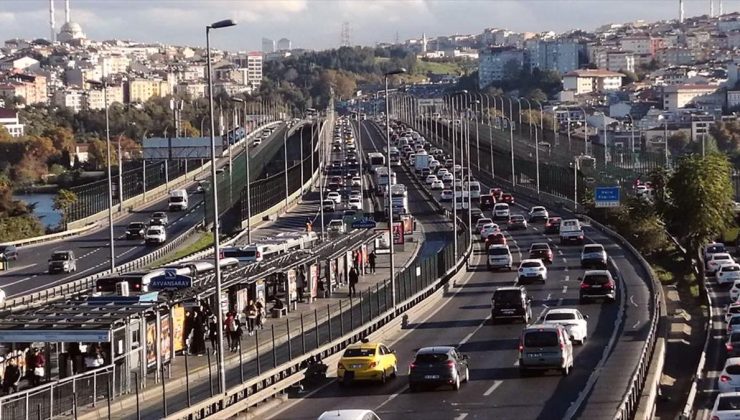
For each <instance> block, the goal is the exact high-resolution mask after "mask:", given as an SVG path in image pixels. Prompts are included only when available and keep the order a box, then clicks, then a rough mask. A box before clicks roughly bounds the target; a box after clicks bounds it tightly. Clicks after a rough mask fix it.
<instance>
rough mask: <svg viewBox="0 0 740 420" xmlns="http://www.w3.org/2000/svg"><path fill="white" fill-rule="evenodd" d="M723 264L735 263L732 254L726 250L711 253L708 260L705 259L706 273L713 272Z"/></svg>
mask: <svg viewBox="0 0 740 420" xmlns="http://www.w3.org/2000/svg"><path fill="white" fill-rule="evenodd" d="M725 264H735V260H734V259H733V258H732V255H730V254H728V253H726V252H718V253H716V254H712V256H711V258H710V259H709V261H707V270H706V271H707V274H710V275H712V274H715V273H716V272H717V270H719V267H720V266H722V265H725Z"/></svg>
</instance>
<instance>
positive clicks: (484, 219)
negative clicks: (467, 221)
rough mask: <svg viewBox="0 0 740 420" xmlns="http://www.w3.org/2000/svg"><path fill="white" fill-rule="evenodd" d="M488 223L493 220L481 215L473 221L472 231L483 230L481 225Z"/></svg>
mask: <svg viewBox="0 0 740 420" xmlns="http://www.w3.org/2000/svg"><path fill="white" fill-rule="evenodd" d="M489 223H493V220H491V219H490V218H488V217H481V218H480V219H478V220H477V221H476V222H475V228H474V231H475V232H480V231H481V230H483V226H485V225H487V224H489Z"/></svg>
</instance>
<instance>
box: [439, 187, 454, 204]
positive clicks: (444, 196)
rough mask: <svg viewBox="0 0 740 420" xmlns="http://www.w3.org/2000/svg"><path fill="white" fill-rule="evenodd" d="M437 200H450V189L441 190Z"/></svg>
mask: <svg viewBox="0 0 740 420" xmlns="http://www.w3.org/2000/svg"><path fill="white" fill-rule="evenodd" d="M439 201H442V202H447V201H452V190H442V192H441V193H439Z"/></svg>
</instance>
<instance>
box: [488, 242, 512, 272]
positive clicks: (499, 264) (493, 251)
mask: <svg viewBox="0 0 740 420" xmlns="http://www.w3.org/2000/svg"><path fill="white" fill-rule="evenodd" d="M513 262H514V258H513V257H512V256H511V251H510V250H509V246H508V245H498V244H496V245H491V246H489V247H488V260H487V263H488V269H489V270H493V269H498V268H505V269H507V270H509V271H511V266H512V264H513Z"/></svg>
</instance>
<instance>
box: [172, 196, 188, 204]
mask: <svg viewBox="0 0 740 420" xmlns="http://www.w3.org/2000/svg"><path fill="white" fill-rule="evenodd" d="M183 201H185V198H184V197H170V202H172V203H181V202H183Z"/></svg>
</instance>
